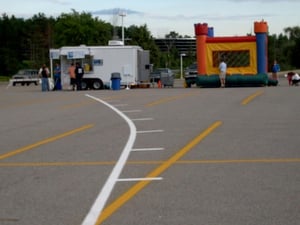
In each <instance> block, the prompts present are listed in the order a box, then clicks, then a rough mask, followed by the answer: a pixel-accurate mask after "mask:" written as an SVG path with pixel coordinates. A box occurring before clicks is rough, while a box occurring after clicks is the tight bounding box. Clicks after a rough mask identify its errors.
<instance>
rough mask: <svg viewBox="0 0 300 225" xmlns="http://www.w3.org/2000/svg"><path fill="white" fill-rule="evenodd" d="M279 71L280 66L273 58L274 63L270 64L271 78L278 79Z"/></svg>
mask: <svg viewBox="0 0 300 225" xmlns="http://www.w3.org/2000/svg"><path fill="white" fill-rule="evenodd" d="M279 71H280V66H279V64H278V63H277V61H276V60H274V64H273V66H272V79H273V80H277V81H278V72H279Z"/></svg>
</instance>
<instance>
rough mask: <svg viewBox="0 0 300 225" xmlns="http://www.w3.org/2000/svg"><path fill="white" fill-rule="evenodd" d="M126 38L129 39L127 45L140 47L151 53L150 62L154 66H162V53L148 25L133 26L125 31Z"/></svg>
mask: <svg viewBox="0 0 300 225" xmlns="http://www.w3.org/2000/svg"><path fill="white" fill-rule="evenodd" d="M125 37H127V38H128V41H127V42H126V44H128V45H138V46H141V47H142V48H143V49H145V50H149V51H150V62H151V63H152V64H154V65H155V66H156V65H160V57H161V53H160V50H159V48H158V47H157V45H156V44H155V42H154V39H153V37H152V36H151V33H150V31H149V30H148V27H147V25H146V24H145V25H142V26H139V27H138V26H135V25H132V26H130V27H128V28H127V29H126V30H125Z"/></svg>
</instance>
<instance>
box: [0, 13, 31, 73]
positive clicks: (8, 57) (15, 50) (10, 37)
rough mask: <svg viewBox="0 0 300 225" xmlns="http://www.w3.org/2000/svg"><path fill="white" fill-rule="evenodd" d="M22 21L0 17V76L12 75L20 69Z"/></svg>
mask: <svg viewBox="0 0 300 225" xmlns="http://www.w3.org/2000/svg"><path fill="white" fill-rule="evenodd" d="M25 34H26V31H25V30H24V20H23V19H17V18H15V17H14V16H11V17H8V16H7V15H6V14H3V15H2V18H1V19H0V43H1V45H0V74H2V75H12V74H13V73H14V72H15V71H17V70H18V69H19V68H20V67H21V65H20V64H21V62H22V56H23V55H22V38H23V36H24V35H25Z"/></svg>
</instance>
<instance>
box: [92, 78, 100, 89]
mask: <svg viewBox="0 0 300 225" xmlns="http://www.w3.org/2000/svg"><path fill="white" fill-rule="evenodd" d="M92 85H93V89H95V90H100V89H103V83H102V81H101V80H94V81H93V84H92Z"/></svg>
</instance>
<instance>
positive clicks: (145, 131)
mask: <svg viewBox="0 0 300 225" xmlns="http://www.w3.org/2000/svg"><path fill="white" fill-rule="evenodd" d="M160 132H164V130H141V131H137V132H136V133H137V134H147V133H160Z"/></svg>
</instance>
